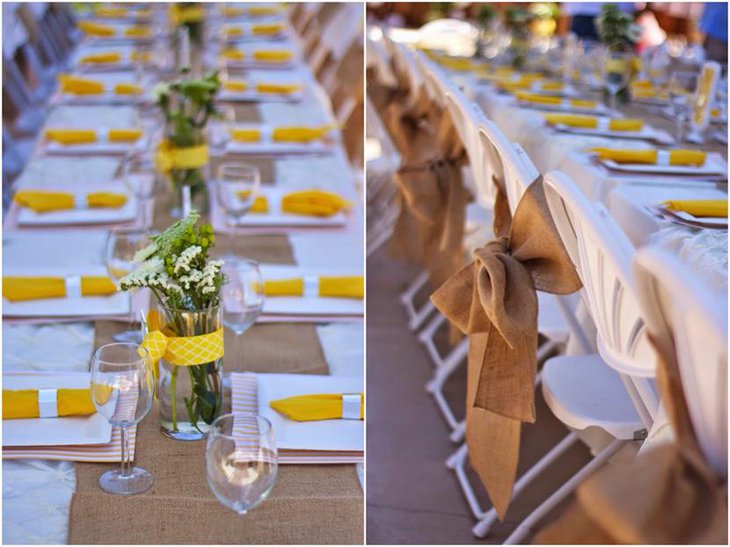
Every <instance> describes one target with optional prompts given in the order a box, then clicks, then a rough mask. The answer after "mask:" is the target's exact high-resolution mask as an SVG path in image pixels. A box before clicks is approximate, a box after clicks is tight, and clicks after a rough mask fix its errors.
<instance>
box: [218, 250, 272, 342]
mask: <svg viewBox="0 0 730 547" xmlns="http://www.w3.org/2000/svg"><path fill="white" fill-rule="evenodd" d="M223 271H224V272H225V274H226V277H227V280H226V283H225V285H223V287H222V288H221V298H222V300H223V324H224V325H225V326H227V327H228V328H229V329H231V330H232V331H233V332H235V333H236V335H240V334H243V333H244V332H245V331H246V330H248V328H249V327H250V326H251V325H253V324H254V323H255V322H256V319H258V316H259V315H260V314H261V310H262V308H263V307H264V292H263V291H262V290H261V288H262V287H263V283H264V282H263V278H262V276H261V269H260V268H259V263H258V262H256V261H254V260H248V259H245V258H237V257H227V258H226V262H225V265H224V267H223Z"/></svg>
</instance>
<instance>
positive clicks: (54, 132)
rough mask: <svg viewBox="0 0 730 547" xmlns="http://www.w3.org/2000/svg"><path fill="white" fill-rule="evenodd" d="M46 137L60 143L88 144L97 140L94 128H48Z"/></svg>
mask: <svg viewBox="0 0 730 547" xmlns="http://www.w3.org/2000/svg"><path fill="white" fill-rule="evenodd" d="M45 138H46V140H49V141H56V142H57V143H59V144H64V145H72V144H87V143H92V142H96V141H97V138H98V137H97V135H96V131H94V130H93V129H46V132H45Z"/></svg>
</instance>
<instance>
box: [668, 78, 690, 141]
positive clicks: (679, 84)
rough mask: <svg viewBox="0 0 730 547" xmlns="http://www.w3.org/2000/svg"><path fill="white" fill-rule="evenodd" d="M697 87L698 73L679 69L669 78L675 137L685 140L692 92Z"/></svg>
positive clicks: (678, 139)
mask: <svg viewBox="0 0 730 547" xmlns="http://www.w3.org/2000/svg"><path fill="white" fill-rule="evenodd" d="M696 89H697V73H696V72H689V71H683V70H678V71H676V72H673V73H672V75H671V77H670V78H669V100H670V102H671V109H672V116H673V117H674V120H675V139H676V140H677V143H681V142H682V141H683V140H684V128H685V125H686V124H687V120H688V119H689V113H690V110H691V108H692V94H693V93H694V91H695V90H696Z"/></svg>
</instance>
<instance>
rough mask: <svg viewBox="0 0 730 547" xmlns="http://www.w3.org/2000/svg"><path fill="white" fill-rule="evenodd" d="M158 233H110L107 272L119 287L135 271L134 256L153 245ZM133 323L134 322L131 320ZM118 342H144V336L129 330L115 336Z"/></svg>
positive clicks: (107, 243) (133, 231)
mask: <svg viewBox="0 0 730 547" xmlns="http://www.w3.org/2000/svg"><path fill="white" fill-rule="evenodd" d="M155 233H156V232H150V231H148V230H144V229H118V230H112V231H110V232H109V236H108V237H107V241H106V251H105V254H104V261H105V263H106V271H107V272H108V273H109V276H110V277H111V278H112V280H113V281H114V282H115V283H116V284H117V285H119V283H120V281H121V279H122V278H123V277H124V276H125V275H127V274H128V273H129V272H131V271H132V270H134V269H135V267H136V266H137V263H135V261H134V255H135V254H136V253H137V251H141V250H142V249H144V248H145V247H147V246H148V245H150V244H151V243H152V241H151V240H150V236H152V235H154V234H155ZM131 321H133V320H131ZM114 339H115V340H117V341H118V342H135V343H138V344H139V343H141V342H142V335H141V333H140V332H139V331H136V330H131V329H130V330H127V331H124V332H120V333H117V334H115V335H114Z"/></svg>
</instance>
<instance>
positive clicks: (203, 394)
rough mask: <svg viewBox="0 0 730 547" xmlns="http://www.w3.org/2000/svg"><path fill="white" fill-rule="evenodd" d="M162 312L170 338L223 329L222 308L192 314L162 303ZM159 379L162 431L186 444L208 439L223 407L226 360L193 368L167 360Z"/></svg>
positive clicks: (162, 366) (160, 306)
mask: <svg viewBox="0 0 730 547" xmlns="http://www.w3.org/2000/svg"><path fill="white" fill-rule="evenodd" d="M158 309H159V312H160V315H161V317H162V318H163V322H164V324H165V331H166V332H165V334H166V335H167V336H177V337H182V336H184V337H189V336H199V335H201V334H210V333H213V332H215V331H217V330H218V329H220V328H222V327H223V323H222V321H221V310H220V307H219V306H215V307H211V308H208V309H205V310H194V311H190V310H180V309H175V308H168V307H166V306H163V305H162V304H159V305H158ZM158 376H159V377H158V379H157V393H158V403H159V409H160V427H161V428H162V432H163V433H164V434H165V435H167V436H168V437H171V438H173V439H177V440H183V441H194V440H198V439H202V438H204V437H205V436H206V435H207V433H208V429H209V428H210V424H212V423H213V420H215V419H216V418H217V417H218V416H219V415H220V414H221V409H222V407H223V358H222V357H221V358H220V359H216V360H215V361H211V362H208V363H201V364H199V365H192V366H176V365H173V364H172V363H168V362H167V361H165V359H164V358H163V359H160V365H159V374H158Z"/></svg>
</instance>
